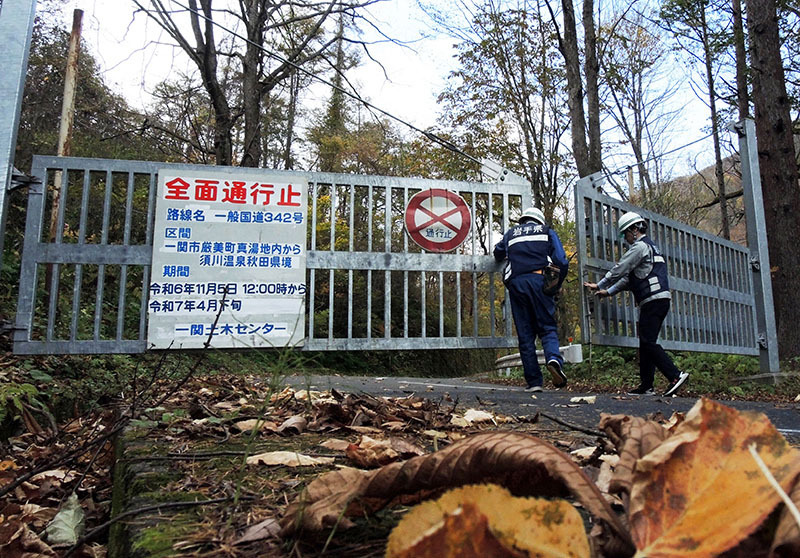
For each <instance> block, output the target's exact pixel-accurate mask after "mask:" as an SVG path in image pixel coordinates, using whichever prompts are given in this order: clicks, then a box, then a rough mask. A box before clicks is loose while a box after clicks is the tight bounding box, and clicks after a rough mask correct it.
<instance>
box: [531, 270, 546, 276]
mask: <svg viewBox="0 0 800 558" xmlns="http://www.w3.org/2000/svg"><path fill="white" fill-rule="evenodd" d="M531 273H535V274H536V275H542V274H544V269H534V270H533V271H531Z"/></svg>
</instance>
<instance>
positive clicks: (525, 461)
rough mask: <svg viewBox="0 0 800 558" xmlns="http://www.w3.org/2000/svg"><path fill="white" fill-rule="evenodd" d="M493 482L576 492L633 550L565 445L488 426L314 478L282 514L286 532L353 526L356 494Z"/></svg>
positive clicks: (523, 490) (388, 494) (378, 497)
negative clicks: (378, 464) (425, 450)
mask: <svg viewBox="0 0 800 558" xmlns="http://www.w3.org/2000/svg"><path fill="white" fill-rule="evenodd" d="M476 482H493V483H497V484H502V485H503V486H506V487H508V488H509V489H511V491H512V492H513V493H514V494H516V495H520V496H526V495H536V494H547V495H554V494H556V495H557V494H558V493H564V494H568V493H570V492H571V493H572V494H573V495H574V496H575V497H576V498H577V499H578V500H579V501H580V502H581V504H582V505H583V506H584V507H585V508H586V509H587V510H588V511H589V512H590V513H592V514H594V515H595V517H596V519H599V520H601V521H603V522H605V523H606V524H607V525H608V526H609V527H610V528H611V533H609V535H612V536H611V537H610V539H612V541H611V542H612V543H616V544H620V543H621V544H622V545H623V546H625V547H627V548H628V550H632V548H633V547H632V545H631V542H630V538H629V535H628V533H627V530H626V529H625V527H624V526H623V525H622V523H621V522H620V520H619V518H618V517H617V515H616V513H615V512H613V511H612V510H611V507H610V506H609V505H608V503H607V502H606V500H605V498H604V497H603V495H602V494H601V493H600V491H599V490H598V489H597V487H596V486H595V484H594V483H593V482H592V481H591V479H589V478H588V477H587V476H586V474H585V473H584V472H583V471H582V470H581V469H580V467H578V465H577V464H576V463H575V462H574V461H573V460H572V459H571V458H570V457H569V456H568V455H566V454H565V453H563V452H561V451H559V450H558V449H556V448H555V447H553V446H552V445H551V444H549V443H547V442H545V441H543V440H540V439H538V438H535V437H533V436H529V435H527V434H521V433H518V432H488V433H481V434H476V435H473V436H470V437H469V438H465V439H464V440H461V441H459V442H456V443H454V444H453V445H451V446H449V447H447V448H445V449H443V450H440V451H438V452H435V453H432V454H429V455H424V456H419V457H414V458H411V459H409V460H408V461H404V462H399V463H391V464H389V465H386V466H385V467H382V468H380V469H376V470H373V471H360V470H358V469H341V470H337V471H332V472H330V473H327V474H325V475H322V476H321V477H319V478H317V479H315V480H314V481H312V482H311V483H310V484H309V485H308V486H307V487H306V490H305V491H304V492H303V494H301V495H300V496H299V497H298V499H297V500H296V501H295V502H294V503H293V504H291V505H290V506H289V508H287V511H286V514H285V515H284V517H283V518H281V527H282V534H284V535H288V534H290V533H292V532H294V531H295V530H296V529H298V528H307V529H311V530H321V529H323V528H324V527H326V526H332V525H339V527H340V528H341V527H347V526H349V525H351V522H350V521H349V520H347V518H346V517H343V516H342V512H343V511H345V510H346V509H347V506H348V504H349V503H350V502H351V501H353V500H354V499H357V498H359V497H360V498H361V499H362V500H364V501H368V500H369V501H373V502H375V506H374V507H375V509H377V507H380V506H383V505H385V504H386V502H387V501H388V500H390V499H391V498H394V497H396V496H399V495H403V494H416V493H418V492H420V491H424V490H435V489H441V488H454V487H457V486H462V485H465V484H472V483H476Z"/></svg>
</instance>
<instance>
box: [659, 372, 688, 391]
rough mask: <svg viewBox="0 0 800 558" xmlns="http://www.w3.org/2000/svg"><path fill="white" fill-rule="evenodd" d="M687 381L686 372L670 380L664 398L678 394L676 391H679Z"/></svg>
mask: <svg viewBox="0 0 800 558" xmlns="http://www.w3.org/2000/svg"><path fill="white" fill-rule="evenodd" d="M688 379H689V373H688V372H681V375H680V376H678V377H677V378H675V379H674V380H672V381H671V382H670V383H669V387H668V388H667V391H665V392H664V397H669V396H671V395H675V394H676V393H678V390H679V389H681V386H682V385H683V384H685V383H686V380H688Z"/></svg>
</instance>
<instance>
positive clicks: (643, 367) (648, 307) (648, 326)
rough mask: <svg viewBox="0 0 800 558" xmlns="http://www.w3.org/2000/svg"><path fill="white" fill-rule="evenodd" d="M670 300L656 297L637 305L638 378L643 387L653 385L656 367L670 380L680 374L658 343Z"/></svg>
mask: <svg viewBox="0 0 800 558" xmlns="http://www.w3.org/2000/svg"><path fill="white" fill-rule="evenodd" d="M669 306H670V300H669V299H668V298H657V299H656V300H652V301H650V302H646V303H644V304H642V305H641V306H640V307H639V378H640V379H641V386H642V387H644V388H651V387H653V381H654V380H655V372H656V368H658V369H659V370H661V373H662V374H664V376H666V377H667V380H669V381H672V380H675V379H677V378H678V376H680V370H678V368H677V367H676V366H675V364H674V363H673V362H672V359H671V358H669V355H668V354H667V352H666V351H665V350H664V348H663V347H662V346H661V345H659V344H658V333H659V332H660V331H661V325H662V324H663V323H664V318H666V317H667V313H668V312H669Z"/></svg>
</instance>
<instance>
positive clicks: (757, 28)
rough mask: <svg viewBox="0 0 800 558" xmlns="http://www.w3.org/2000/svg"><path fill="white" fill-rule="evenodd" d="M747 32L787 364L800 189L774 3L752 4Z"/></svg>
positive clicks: (799, 343)
mask: <svg viewBox="0 0 800 558" xmlns="http://www.w3.org/2000/svg"><path fill="white" fill-rule="evenodd" d="M747 14H748V17H747V27H748V35H749V43H750V56H751V61H752V64H751V68H752V78H753V105H754V108H755V122H756V135H757V136H758V162H759V166H760V167H761V184H762V188H763V193H764V212H765V217H766V222H767V236H768V238H769V258H770V265H771V266H772V269H771V270H770V271H771V272H772V288H773V299H774V306H775V318H776V322H777V328H778V346H779V347H780V355H781V357H782V358H784V359H788V358H793V357H797V356H800V328H798V327H797V326H796V324H795V320H796V319H797V316H798V315H800V297H798V296H797V293H796V289H795V288H794V285H795V281H796V278H797V274H798V271H800V250H798V249H797V246H796V245H795V244H794V243H795V242H796V239H795V237H794V234H795V232H796V231H800V187H799V186H798V182H797V180H798V171H797V160H796V156H795V147H794V138H793V135H792V120H791V117H790V112H789V109H790V99H789V97H788V96H787V94H786V83H785V79H784V70H783V62H782V60H781V41H780V38H779V35H778V17H777V13H776V6H775V2H774V0H750V1H749V2H748V5H747Z"/></svg>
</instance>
